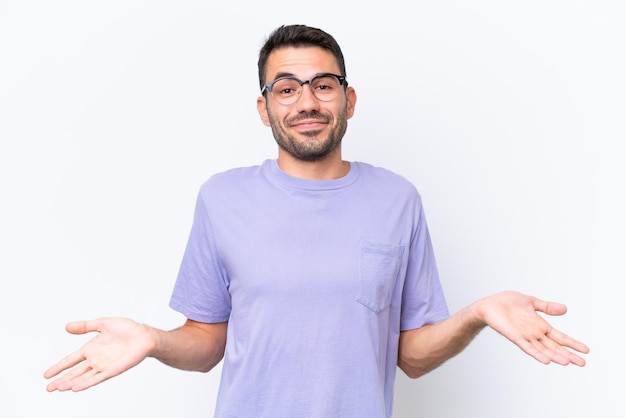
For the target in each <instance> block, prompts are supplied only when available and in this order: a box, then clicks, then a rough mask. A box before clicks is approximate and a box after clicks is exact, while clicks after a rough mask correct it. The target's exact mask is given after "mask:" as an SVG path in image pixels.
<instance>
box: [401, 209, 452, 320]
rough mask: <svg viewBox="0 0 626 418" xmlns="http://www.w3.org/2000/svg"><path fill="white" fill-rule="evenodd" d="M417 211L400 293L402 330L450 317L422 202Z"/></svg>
mask: <svg viewBox="0 0 626 418" xmlns="http://www.w3.org/2000/svg"><path fill="white" fill-rule="evenodd" d="M417 211H418V214H417V222H416V226H415V228H414V233H413V237H412V239H411V244H410V248H409V260H408V266H407V274H406V278H405V284H404V289H403V293H402V312H401V317H400V330H401V331H406V330H410V329H416V328H420V327H422V326H424V325H427V324H433V323H435V322H439V321H441V320H443V319H446V318H447V317H448V316H449V311H448V306H447V303H446V300H445V297H444V293H443V289H442V286H441V282H440V280H439V273H438V270H437V264H436V262H435V255H434V251H433V247H432V242H431V239H430V234H429V232H428V226H427V224H426V217H425V215H424V210H423V208H422V206H421V202H420V204H419V206H418V209H417Z"/></svg>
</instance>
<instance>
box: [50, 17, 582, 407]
mask: <svg viewBox="0 0 626 418" xmlns="http://www.w3.org/2000/svg"><path fill="white" fill-rule="evenodd" d="M259 81H260V87H261V96H260V97H259V98H258V99H257V109H258V112H259V115H260V117H261V120H262V121H263V123H264V124H265V125H267V126H269V127H271V129H272V132H273V135H274V138H275V139H276V142H277V143H278V158H277V159H276V160H268V161H265V162H264V163H263V164H261V165H259V166H255V167H246V168H238V169H233V170H229V171H227V172H224V173H220V174H217V175H214V176H213V177H212V178H211V179H209V181H207V182H206V183H205V184H204V185H203V186H202V188H201V190H200V193H199V195H198V200H197V205H196V212H195V218H194V223H193V227H192V230H191V233H190V237H189V242H188V244H187V248H186V251H185V255H184V257H183V261H182V264H181V268H180V272H179V275H178V279H177V281H176V285H175V288H174V291H173V295H172V298H171V301H170V306H171V307H172V308H174V309H176V310H178V311H180V312H182V313H183V314H184V315H185V316H186V317H187V318H188V319H187V321H186V322H185V324H184V325H182V326H181V327H180V328H177V329H175V330H172V331H164V330H159V329H156V328H153V327H150V326H146V325H142V324H138V323H136V322H134V321H132V320H130V319H127V318H101V319H97V320H92V321H80V322H74V323H70V324H68V325H67V330H68V331H69V332H71V333H74V334H83V333H86V332H93V331H97V332H98V335H96V337H94V338H93V339H92V340H91V341H89V342H88V343H87V344H85V345H84V346H83V347H82V348H81V349H80V350H78V351H76V352H74V353H72V354H70V355H69V356H67V357H66V358H65V359H63V360H61V361H60V362H59V363H57V364H56V365H54V366H52V367H51V368H50V369H49V370H47V371H46V372H45V377H46V378H51V377H54V376H57V375H58V374H59V373H61V372H62V371H64V370H68V369H69V370H68V372H67V373H65V374H64V375H62V376H60V377H59V378H57V379H56V380H54V381H52V382H51V383H50V384H49V385H48V390H50V391H54V390H60V391H64V390H74V391H80V390H84V389H86V388H89V387H91V386H93V385H96V384H99V383H101V382H103V381H104V380H107V379H109V378H111V377H113V376H116V375H118V374H120V373H122V372H124V371H125V370H128V369H129V368H131V367H133V366H135V365H137V364H138V363H140V362H141V361H142V360H143V359H145V358H146V357H154V358H157V359H158V360H160V361H161V362H163V363H165V364H168V365H170V366H173V367H176V368H179V369H183V370H199V371H209V370H211V369H212V368H213V367H214V366H215V365H216V364H218V363H219V362H220V361H221V360H222V358H224V364H223V374H222V380H221V385H220V390H219V394H218V402H217V408H216V412H215V416H216V417H239V418H242V417H243V418H246V417H255V418H258V417H272V418H277V417H289V418H294V417H341V418H346V417H358V418H364V417H389V416H391V413H392V401H393V384H394V380H395V373H396V370H397V369H396V368H397V366H399V367H400V368H401V369H402V370H403V371H404V372H405V373H406V374H407V375H408V376H410V377H413V378H417V377H419V376H422V375H424V374H425V373H428V372H429V371H431V370H433V369H435V368H436V367H438V366H440V365H441V364H442V363H443V362H445V361H446V360H448V359H449V358H451V357H453V356H455V355H456V354H458V353H459V352H461V351H462V350H463V349H464V348H465V347H466V346H467V345H468V344H469V343H470V342H471V341H472V339H473V338H474V337H475V336H476V335H477V334H478V333H479V331H480V330H481V329H483V328H484V327H486V326H490V327H492V328H493V329H495V330H496V331H498V332H499V333H501V334H502V335H504V336H505V337H506V338H508V339H509V340H511V341H512V342H514V343H515V344H517V345H518V346H519V347H520V348H521V349H522V350H523V351H525V352H526V353H527V354H529V355H531V356H533V357H534V358H535V359H537V360H538V361H540V362H542V363H550V362H554V363H558V364H562V365H567V364H570V363H572V364H575V365H578V366H583V365H584V364H585V361H584V359H583V358H582V357H580V356H579V355H578V354H576V352H578V353H587V352H588V348H587V347H586V346H585V345H584V344H583V343H581V342H579V341H576V340H574V339H572V338H570V337H569V336H567V335H565V334H563V333H562V332H560V331H558V330H556V329H554V328H552V327H551V325H550V324H549V323H548V322H546V321H545V320H544V319H543V318H542V317H541V316H540V315H538V314H537V311H540V312H543V313H546V314H549V315H562V314H564V313H565V311H566V308H565V306H563V305H561V304H558V303H552V302H545V301H542V300H539V299H537V298H534V297H531V296H527V295H523V294H520V293H517V292H503V293H500V294H496V295H492V296H489V297H486V298H483V299H481V300H479V301H477V302H474V303H473V304H471V305H469V306H468V307H466V308H464V309H462V310H461V311H459V312H457V313H455V314H453V315H449V313H448V309H447V306H446V303H445V299H444V296H443V293H442V288H441V285H440V282H439V277H438V274H437V268H436V265H435V260H434V256H433V250H432V247H431V242H430V238H429V234H428V228H427V225H426V221H425V217H424V211H423V208H422V205H421V200H420V197H419V194H418V193H417V191H416V190H415V188H414V187H413V186H412V185H411V184H410V183H408V182H407V181H406V180H405V179H403V178H402V177H400V176H398V175H396V174H393V173H391V172H389V171H387V170H384V169H382V168H377V167H373V166H371V165H368V164H364V163H358V162H348V161H345V160H343V158H342V154H341V140H342V138H343V135H344V133H345V131H346V128H347V120H348V119H350V118H351V117H352V115H353V114H354V109H355V104H356V93H355V90H354V88H353V87H351V86H348V82H347V81H346V71H345V65H344V59H343V55H342V52H341V50H340V48H339V45H337V43H336V41H335V40H334V39H333V38H332V37H331V36H330V35H328V34H326V33H325V32H323V31H321V30H319V29H316V28H311V27H307V26H303V25H293V26H283V27H280V28H278V29H277V30H276V31H274V32H273V33H272V34H271V36H270V37H269V38H268V40H267V41H266V43H265V45H264V46H263V48H262V49H261V52H260V56H259Z"/></svg>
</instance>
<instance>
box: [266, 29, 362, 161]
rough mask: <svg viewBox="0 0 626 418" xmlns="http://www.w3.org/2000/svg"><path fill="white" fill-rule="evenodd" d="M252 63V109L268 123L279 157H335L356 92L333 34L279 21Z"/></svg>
mask: <svg viewBox="0 0 626 418" xmlns="http://www.w3.org/2000/svg"><path fill="white" fill-rule="evenodd" d="M258 65H259V80H260V86H261V91H262V93H261V97H259V98H258V99H257V109H258V111H259V115H260V116H261V120H262V121H263V123H264V124H265V125H267V126H270V127H271V128H272V132H273V134H274V138H275V139H276V142H277V143H278V145H279V161H280V160H281V159H282V160H283V162H284V161H285V160H290V161H322V160H324V161H328V160H332V161H340V160H341V151H340V144H341V140H342V138H343V135H344V134H345V131H346V128H347V120H348V119H349V118H351V117H352V114H353V112H354V105H355V103H356V94H355V92H354V89H353V88H352V87H348V85H347V81H346V79H345V75H346V72H345V64H344V59H343V54H342V52H341V49H340V48H339V45H338V44H337V42H336V41H335V39H334V38H333V37H332V36H330V35H328V34H327V33H325V32H323V31H321V30H320V29H316V28H311V27H308V26H303V25H293V26H281V27H279V28H278V29H276V30H275V31H274V32H272V34H271V35H270V36H269V38H268V40H267V41H266V43H265V45H264V46H263V47H262V49H261V52H260V54H259V63H258Z"/></svg>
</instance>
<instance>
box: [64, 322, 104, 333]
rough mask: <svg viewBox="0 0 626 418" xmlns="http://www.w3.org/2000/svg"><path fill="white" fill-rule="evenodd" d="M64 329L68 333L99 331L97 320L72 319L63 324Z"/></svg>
mask: <svg viewBox="0 0 626 418" xmlns="http://www.w3.org/2000/svg"><path fill="white" fill-rule="evenodd" d="M65 330H66V331H67V332H69V333H70V334H76V335H78V334H86V333H88V332H93V331H99V326H98V321H97V320H92V321H73V322H68V323H67V324H66V325H65Z"/></svg>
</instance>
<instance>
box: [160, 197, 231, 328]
mask: <svg viewBox="0 0 626 418" xmlns="http://www.w3.org/2000/svg"><path fill="white" fill-rule="evenodd" d="M205 199H206V198H205V195H204V193H203V189H201V190H200V193H198V197H197V200H196V207H195V212H194V218H193V224H192V227H191V232H190V234H189V239H188V241H187V246H186V248H185V252H184V255H183V259H182V262H181V266H180V269H179V272H178V277H177V279H176V283H175V285H174V290H173V292H172V296H171V298H170V303H169V305H170V307H171V308H172V309H174V310H176V311H178V312H180V313H182V314H183V315H185V316H186V317H187V318H189V319H192V320H194V321H198V322H206V323H217V322H225V321H228V318H229V316H230V310H231V300H230V294H229V292H228V276H227V273H226V271H225V269H224V268H223V266H222V265H221V263H220V258H219V254H218V250H217V246H216V242H215V235H214V233H213V228H212V225H211V219H210V214H209V210H208V209H207V202H206V201H205Z"/></svg>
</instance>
